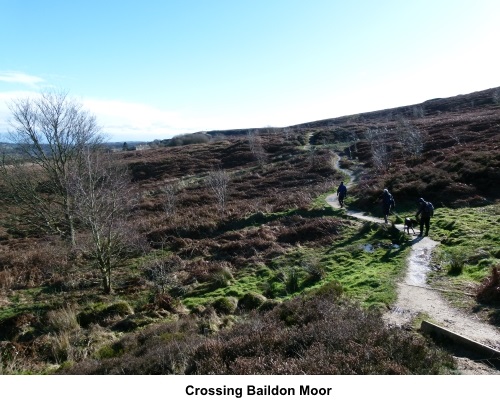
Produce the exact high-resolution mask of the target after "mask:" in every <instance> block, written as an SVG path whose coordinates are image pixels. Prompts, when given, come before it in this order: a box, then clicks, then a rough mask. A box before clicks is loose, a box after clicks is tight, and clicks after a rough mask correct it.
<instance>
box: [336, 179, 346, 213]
mask: <svg viewBox="0 0 500 405" xmlns="http://www.w3.org/2000/svg"><path fill="white" fill-rule="evenodd" d="M346 196H347V187H346V186H345V185H344V182H343V181H341V182H340V186H339V188H338V189H337V197H338V199H339V204H340V208H343V207H344V199H345V198H346Z"/></svg>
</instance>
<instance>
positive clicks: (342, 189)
mask: <svg viewBox="0 0 500 405" xmlns="http://www.w3.org/2000/svg"><path fill="white" fill-rule="evenodd" d="M337 195H339V196H343V197H345V196H346V195H347V187H346V186H345V184H341V185H340V186H339V188H338V189H337Z"/></svg>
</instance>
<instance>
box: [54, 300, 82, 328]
mask: <svg viewBox="0 0 500 405" xmlns="http://www.w3.org/2000/svg"><path fill="white" fill-rule="evenodd" d="M47 327H48V328H49V329H50V330H53V331H54V332H64V331H72V330H76V329H80V325H79V323H78V319H77V312H76V310H75V308H74V307H71V306H67V307H65V308H61V309H58V310H54V311H49V312H48V313H47Z"/></svg>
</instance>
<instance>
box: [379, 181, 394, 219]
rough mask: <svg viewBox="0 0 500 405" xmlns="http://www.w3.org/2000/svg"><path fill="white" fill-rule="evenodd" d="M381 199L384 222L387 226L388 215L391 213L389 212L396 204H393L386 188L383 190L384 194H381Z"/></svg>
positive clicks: (392, 199)
mask: <svg viewBox="0 0 500 405" xmlns="http://www.w3.org/2000/svg"><path fill="white" fill-rule="evenodd" d="M381 198H382V210H383V213H384V221H385V223H386V224H387V222H388V217H389V214H390V213H391V210H392V209H394V207H395V206H396V203H395V202H394V198H393V197H392V194H391V193H389V190H387V189H386V188H385V189H384V193H383V194H382V197H381Z"/></svg>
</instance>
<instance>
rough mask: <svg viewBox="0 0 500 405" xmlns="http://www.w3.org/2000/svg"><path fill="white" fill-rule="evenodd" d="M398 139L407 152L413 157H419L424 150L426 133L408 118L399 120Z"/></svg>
mask: <svg viewBox="0 0 500 405" xmlns="http://www.w3.org/2000/svg"><path fill="white" fill-rule="evenodd" d="M397 131H398V141H399V143H400V144H401V147H402V148H403V149H404V151H405V153H407V154H409V155H410V156H411V157H412V158H413V159H416V158H418V157H419V156H420V155H421V154H422V151H423V150H424V141H425V134H424V132H423V131H421V130H419V129H418V128H417V127H415V126H414V125H412V123H411V122H410V121H409V120H407V119H399V120H398V128H397Z"/></svg>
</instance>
